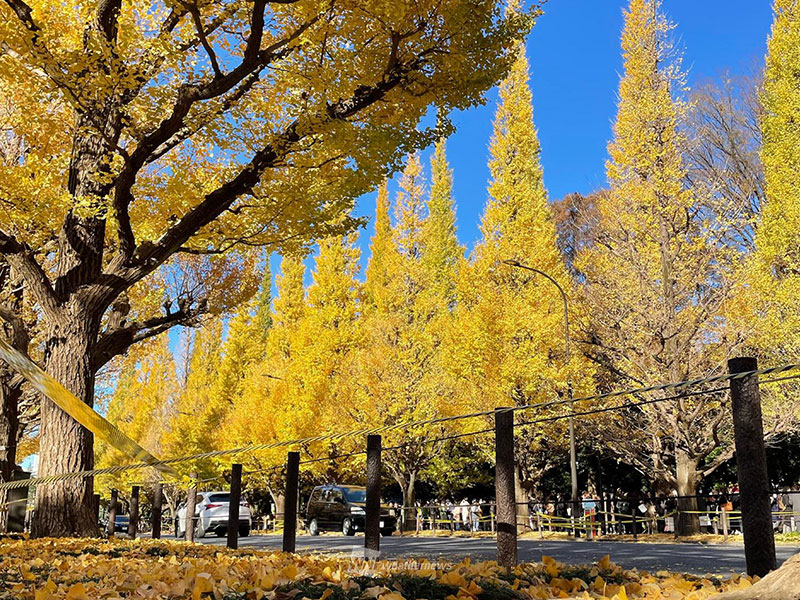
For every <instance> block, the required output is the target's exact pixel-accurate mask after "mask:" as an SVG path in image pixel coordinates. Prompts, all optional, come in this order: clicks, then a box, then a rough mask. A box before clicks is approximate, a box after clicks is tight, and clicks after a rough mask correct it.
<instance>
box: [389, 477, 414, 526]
mask: <svg viewBox="0 0 800 600" xmlns="http://www.w3.org/2000/svg"><path fill="white" fill-rule="evenodd" d="M394 480H395V481H396V482H397V485H399V486H400V491H401V492H402V494H403V509H404V510H403V517H404V518H403V520H402V531H415V530H416V528H417V511H416V508H415V506H414V504H415V503H416V501H417V495H416V491H415V490H414V483H415V480H416V473H411V474H409V475H408V477H402V476H401V475H398V474H395V476H394Z"/></svg>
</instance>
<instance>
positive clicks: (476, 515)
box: [469, 500, 481, 533]
mask: <svg viewBox="0 0 800 600" xmlns="http://www.w3.org/2000/svg"><path fill="white" fill-rule="evenodd" d="M480 511H481V506H480V501H479V500H476V501H475V502H474V503H473V504H472V505H471V506H470V507H469V514H470V517H471V519H472V532H473V533H475V532H477V531H478V530H479V529H480V524H481V518H480Z"/></svg>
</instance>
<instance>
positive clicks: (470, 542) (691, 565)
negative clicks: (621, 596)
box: [198, 535, 800, 575]
mask: <svg viewBox="0 0 800 600" xmlns="http://www.w3.org/2000/svg"><path fill="white" fill-rule="evenodd" d="M198 541H202V542H203V543H204V544H220V545H224V544H225V538H214V537H212V538H203V539H202V540H198ZM239 545H240V547H242V548H245V547H254V548H263V549H265V550H270V549H280V547H281V538H280V536H277V535H258V536H250V537H246V538H240V540H239ZM363 545H364V538H363V537H362V536H358V537H354V538H347V537H344V536H334V535H324V536H320V537H311V536H309V535H299V536H297V551H298V552H331V553H348V554H349V553H350V552H352V551H353V550H355V551H356V552H358V551H360V550H362V549H363ZM518 548H519V559H520V560H521V561H526V562H527V561H539V560H541V558H542V555H543V554H545V555H547V556H552V557H553V558H555V559H556V560H558V561H561V562H564V563H569V564H588V563H591V562H595V561H597V560H598V559H600V558H601V557H602V556H604V555H605V554H609V555H610V556H611V560H612V561H614V562H615V563H617V564H620V565H622V566H623V567H625V568H634V567H635V568H638V569H645V570H648V571H656V570H660V569H667V570H670V571H678V572H685V573H697V574H703V573H714V574H723V575H727V574H729V573H731V572H737V573H738V572H743V571H744V570H745V559H744V547H743V546H742V545H741V544H730V545H725V546H721V545H719V546H711V545H701V544H645V543H641V544H636V543H631V542H602V541H600V542H586V541H563V540H543V541H540V540H534V539H521V540H519V546H518ZM381 551H382V557H383V558H403V557H425V558H428V559H437V558H446V559H458V558H463V557H466V556H469V557H472V558H473V559H494V558H495V540H494V539H492V538H478V539H475V538H457V537H454V538H446V537H436V538H433V537H418V538H417V537H398V536H393V537H390V538H382V539H381ZM777 551H778V562H779V563H782V562H783V561H785V560H786V559H788V558H789V557H790V556H792V555H794V554H796V553H798V552H800V547H798V546H778V549H777Z"/></svg>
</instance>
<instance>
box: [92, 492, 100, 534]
mask: <svg viewBox="0 0 800 600" xmlns="http://www.w3.org/2000/svg"><path fill="white" fill-rule="evenodd" d="M92 500H93V504H92V509H93V510H94V522H95V523H97V526H98V527H99V526H100V494H95V495H94V496H92Z"/></svg>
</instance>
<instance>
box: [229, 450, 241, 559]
mask: <svg viewBox="0 0 800 600" xmlns="http://www.w3.org/2000/svg"><path fill="white" fill-rule="evenodd" d="M241 500H242V465H240V464H234V465H231V493H230V498H229V500H228V548H231V549H233V550H236V548H238V547H239V503H240V502H241Z"/></svg>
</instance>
